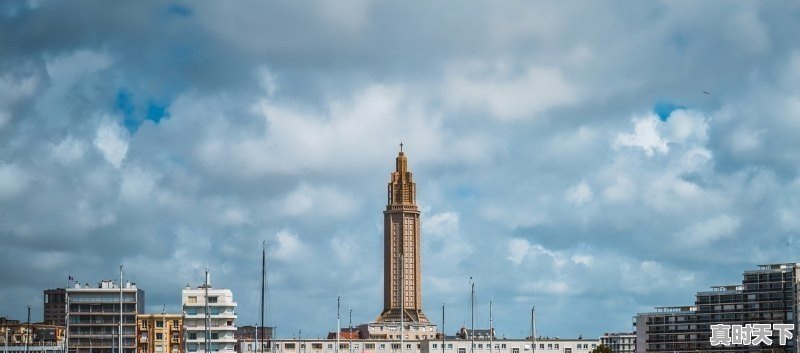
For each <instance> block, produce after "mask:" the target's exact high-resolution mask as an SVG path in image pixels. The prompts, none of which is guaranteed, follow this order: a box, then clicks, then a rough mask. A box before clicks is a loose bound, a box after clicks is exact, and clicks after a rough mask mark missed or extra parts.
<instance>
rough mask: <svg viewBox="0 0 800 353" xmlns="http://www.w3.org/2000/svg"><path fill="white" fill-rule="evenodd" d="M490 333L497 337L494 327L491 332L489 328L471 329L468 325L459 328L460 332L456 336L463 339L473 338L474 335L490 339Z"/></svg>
mask: <svg viewBox="0 0 800 353" xmlns="http://www.w3.org/2000/svg"><path fill="white" fill-rule="evenodd" d="M490 335H491V336H492V338H493V339H496V338H497V337H496V336H495V335H494V329H492V330H491V333H490V330H489V329H475V330H470V329H468V328H466V327H462V328H461V329H460V330H458V333H457V334H456V336H458V338H461V339H464V340H468V339H472V336H475V339H476V340H484V339H485V340H488V339H489V336H490Z"/></svg>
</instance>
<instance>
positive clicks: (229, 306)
mask: <svg viewBox="0 0 800 353" xmlns="http://www.w3.org/2000/svg"><path fill="white" fill-rule="evenodd" d="M209 283H210V282H209V281H208V280H206V284H203V285H201V286H198V287H197V288H190V287H186V288H184V289H183V293H182V295H181V297H182V299H181V301H182V306H183V314H184V328H185V330H186V341H185V342H186V343H185V347H186V352H189V353H207V352H208V353H212V352H213V353H216V352H223V353H224V352H228V353H233V352H235V351H236V350H235V346H236V335H235V333H236V302H234V301H233V293H232V292H231V291H230V290H229V289H218V288H212V287H211V285H210V284H209ZM206 309H208V310H206ZM207 323H208V325H207Z"/></svg>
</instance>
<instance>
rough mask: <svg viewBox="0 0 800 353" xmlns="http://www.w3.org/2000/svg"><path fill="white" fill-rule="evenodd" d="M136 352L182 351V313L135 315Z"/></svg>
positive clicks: (170, 352) (164, 352) (178, 352)
mask: <svg viewBox="0 0 800 353" xmlns="http://www.w3.org/2000/svg"><path fill="white" fill-rule="evenodd" d="M136 352H137V353H182V352H183V315H182V314H167V313H161V314H139V315H137V316H136Z"/></svg>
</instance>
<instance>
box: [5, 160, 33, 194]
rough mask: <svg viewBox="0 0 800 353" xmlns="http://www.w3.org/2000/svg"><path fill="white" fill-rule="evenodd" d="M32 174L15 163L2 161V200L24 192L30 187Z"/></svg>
mask: <svg viewBox="0 0 800 353" xmlns="http://www.w3.org/2000/svg"><path fill="white" fill-rule="evenodd" d="M29 181H30V176H29V175H28V173H27V172H25V170H23V169H22V168H20V167H18V166H17V165H15V164H9V163H4V162H2V161H0V200H2V199H11V198H14V197H16V196H19V195H20V194H22V193H23V192H24V191H25V189H27V187H28V183H29Z"/></svg>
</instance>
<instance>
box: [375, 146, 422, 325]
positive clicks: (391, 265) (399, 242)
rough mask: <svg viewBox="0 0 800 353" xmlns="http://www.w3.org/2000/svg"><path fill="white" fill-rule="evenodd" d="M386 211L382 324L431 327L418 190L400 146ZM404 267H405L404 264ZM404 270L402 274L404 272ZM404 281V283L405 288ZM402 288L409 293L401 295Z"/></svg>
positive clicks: (388, 192) (384, 212)
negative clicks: (424, 298) (424, 285)
mask: <svg viewBox="0 0 800 353" xmlns="http://www.w3.org/2000/svg"><path fill="white" fill-rule="evenodd" d="M387 195H388V198H387V205H386V210H385V211H383V281H384V282H383V311H382V312H381V314H380V316H378V319H377V321H378V322H399V321H400V315H401V313H400V312H401V303H400V301H401V300H403V301H404V302H403V305H402V307H403V309H404V314H403V315H404V319H403V321H405V322H406V323H418V324H427V323H428V318H427V317H425V314H423V313H422V263H421V261H420V259H421V256H420V255H421V254H420V248H421V243H420V235H421V232H420V229H421V227H420V217H419V216H420V214H419V209H417V189H416V184H415V183H414V179H413V176H412V174H411V172H410V171H408V158H406V155H405V153H404V152H403V144H400V153H399V154H398V155H397V158H396V160H395V171H394V172H393V173H392V175H391V180H390V181H389V187H388V190H387ZM401 264H402V265H401ZM401 271H402V272H401ZM401 278H402V280H403V282H404V283H403V284H402V285H401V282H400V281H401ZM401 288H402V289H403V291H404V292H405V293H401Z"/></svg>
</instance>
